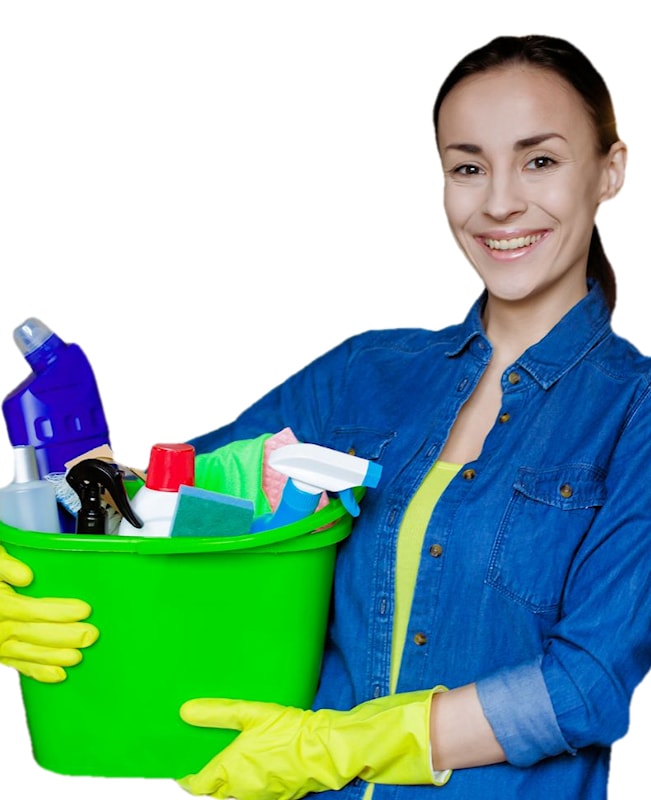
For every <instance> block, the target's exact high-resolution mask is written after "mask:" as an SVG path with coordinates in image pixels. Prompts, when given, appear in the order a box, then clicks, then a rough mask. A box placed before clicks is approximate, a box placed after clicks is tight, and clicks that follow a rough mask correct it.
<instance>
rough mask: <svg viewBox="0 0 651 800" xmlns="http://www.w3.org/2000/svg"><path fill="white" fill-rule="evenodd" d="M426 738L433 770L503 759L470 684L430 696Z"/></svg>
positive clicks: (470, 765)
mask: <svg viewBox="0 0 651 800" xmlns="http://www.w3.org/2000/svg"><path fill="white" fill-rule="evenodd" d="M430 738H431V743H432V764H433V766H434V769H436V770H446V769H463V768H465V767H478V766H482V765H484V764H497V763H499V762H501V761H505V760H506V756H505V755H504V751H503V750H502V748H501V746H500V743H499V742H498V741H497V739H496V738H495V734H494V733H493V729H492V728H491V726H490V725H489V723H488V720H487V719H486V717H485V716H484V712H483V710H482V706H481V703H480V702H479V696H478V694H477V688H476V686H475V684H474V683H471V684H468V685H467V686H461V687H459V688H458V689H452V690H451V691H449V692H442V693H440V694H435V695H434V697H433V698H432V713H431V717H430Z"/></svg>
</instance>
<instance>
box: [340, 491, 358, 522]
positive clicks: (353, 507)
mask: <svg viewBox="0 0 651 800" xmlns="http://www.w3.org/2000/svg"><path fill="white" fill-rule="evenodd" d="M339 499H340V500H341V504H342V505H343V507H344V508H345V509H346V511H347V512H348V513H349V514H350V516H351V517H358V516H359V503H358V502H357V500H355V495H354V494H353V490H352V489H342V490H341V491H340V492H339Z"/></svg>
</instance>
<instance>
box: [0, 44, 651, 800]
mask: <svg viewBox="0 0 651 800" xmlns="http://www.w3.org/2000/svg"><path fill="white" fill-rule="evenodd" d="M434 122H435V127H436V139H437V145H438V148H439V152H440V155H441V161H442V165H443V169H444V173H445V210H446V214H447V217H448V220H449V223H450V227H451V230H452V233H453V235H454V236H455V238H456V240H457V242H458V244H459V246H460V247H461V249H462V251H463V253H464V254H465V255H466V257H467V258H468V260H469V261H470V263H471V264H472V266H473V267H474V269H475V270H476V271H477V272H478V274H479V276H480V277H481V279H482V281H483V283H484V286H485V291H484V292H483V293H482V296H481V297H480V298H479V300H478V301H477V302H476V303H475V305H474V306H473V307H472V309H471V310H470V312H469V314H468V316H467V317H466V319H465V321H464V322H462V323H461V324H460V325H457V326H453V327H450V328H447V329H445V330H442V331H438V332H432V331H425V330H393V331H392V330H386V331H375V332H367V333H365V334H361V335H359V336H356V337H353V338H351V339H349V340H348V341H346V342H344V343H343V344H341V345H339V346H338V347H336V348H335V349H333V350H332V351H330V352H329V353H327V354H325V355H323V356H321V357H320V358H319V359H317V360H316V361H314V362H313V363H312V364H311V365H309V366H308V367H306V368H305V369H303V370H302V371H300V372H299V373H297V374H296V375H294V376H292V377H291V378H290V379H289V380H287V381H286V382H285V383H284V384H282V385H281V386H279V387H277V388H276V389H274V390H273V391H272V392H270V393H269V394H268V395H267V396H265V397H264V398H262V399H261V400H260V401H258V402H257V403H256V404H254V405H253V406H252V407H251V408H249V409H248V410H247V411H245V412H244V413H243V414H242V415H241V416H240V417H239V418H238V419H237V420H236V421H235V422H233V423H232V424H231V425H229V426H227V427H225V428H222V429H220V430H218V431H215V432H213V433H210V434H206V435H205V436H202V437H199V438H198V439H196V440H194V442H193V444H194V445H195V447H196V448H197V450H198V452H207V451H211V450H213V449H215V448H217V447H219V446H221V445H223V444H226V443H227V442H229V441H232V440H235V439H244V438H249V437H252V436H255V435H258V434H260V433H263V432H269V431H275V430H280V429H282V428H284V427H285V426H290V427H291V428H292V430H293V431H294V432H295V434H296V436H297V437H298V438H299V439H300V440H302V441H312V442H318V443H320V444H323V445H326V446H329V447H334V448H336V449H338V450H344V451H348V450H354V451H355V452H356V454H357V455H359V456H362V457H364V458H370V459H375V460H377V461H379V462H380V463H381V464H382V466H383V473H382V485H381V490H380V489H378V490H376V491H374V492H372V493H369V494H368V495H367V496H366V498H365V500H364V509H363V513H362V515H361V516H360V517H359V519H358V521H357V523H356V528H355V531H354V533H353V535H352V536H350V537H349V538H348V539H347V540H346V542H345V543H344V544H343V545H342V546H341V548H340V551H339V554H338V560H337V568H336V575H335V591H334V604H333V616H332V621H331V625H330V629H329V636H328V642H327V647H326V653H325V656H324V662H323V668H322V674H321V681H320V687H319V690H318V695H317V698H316V701H315V706H314V707H315V709H319V710H318V711H316V713H314V712H311V711H308V712H304V711H300V710H296V709H286V708H283V707H280V706H276V705H273V704H265V703H251V702H239V701H224V700H219V699H215V700H204V699H198V700H195V701H190V702H189V703H187V704H185V706H184V707H183V709H182V715H183V717H184V718H185V719H186V720H187V721H189V722H191V723H192V724H197V725H206V726H212V725H214V726H217V727H234V728H236V729H241V730H242V733H241V734H240V735H239V736H238V737H237V739H236V740H235V741H234V743H233V744H232V745H231V746H230V747H228V748H227V749H226V750H224V751H223V752H222V753H221V754H219V755H218V756H216V758H215V759H213V761H212V762H210V763H209V764H208V765H206V767H205V768H204V769H203V770H202V771H201V772H199V773H198V774H197V775H196V776H190V777H188V778H186V779H184V780H183V781H182V782H181V783H182V785H183V786H184V788H186V789H187V790H188V791H190V792H191V793H193V794H198V795H200V794H210V795H211V796H214V797H229V796H234V797H236V798H238V800H248V798H281V797H282V798H290V797H291V798H294V797H296V798H297V797H301V796H303V795H304V794H306V793H308V792H313V791H318V792H321V791H324V790H327V789H341V792H340V793H339V795H337V796H340V797H342V798H343V797H346V798H361V797H365V796H366V797H368V796H369V794H370V793H371V792H372V794H373V798H374V800H380V799H381V798H383V797H386V798H388V797H396V798H399V797H404V798H412V797H414V796H416V795H422V796H426V795H428V794H429V795H431V796H434V793H435V792H441V793H444V794H445V796H447V797H449V798H464V800H468V798H475V797H477V798H479V797H482V798H500V800H505V798H516V797H517V798H523V797H525V798H527V800H531V799H532V798H539V797H540V798H542V797H547V795H548V794H549V793H550V792H553V793H554V794H555V796H556V797H557V798H572V800H576V799H577V798H601V797H605V794H606V784H607V772H608V759H609V748H610V745H611V744H612V742H613V741H614V740H615V739H617V738H618V737H620V736H622V735H623V734H624V733H625V731H626V728H627V724H628V707H629V702H630V697H631V694H632V691H633V689H634V687H635V686H636V685H637V683H638V682H639V681H640V680H641V679H642V678H643V676H644V675H645V673H646V672H647V670H648V668H649V664H650V663H651V640H650V637H649V636H648V633H647V632H648V630H649V626H650V624H651V580H650V578H649V572H650V571H649V566H648V565H649V563H651V535H650V534H651V513H650V512H649V510H648V508H649V503H648V498H647V497H646V496H645V492H644V486H645V481H644V480H643V478H642V476H643V475H644V473H645V469H646V465H647V464H648V463H649V461H650V460H651V407H650V404H651V399H650V398H649V377H650V375H651V360H649V359H647V358H644V357H643V356H641V355H640V354H639V353H638V352H637V350H635V349H634V348H633V347H632V346H631V345H630V344H629V343H627V342H626V341H624V340H622V339H621V338H619V337H617V336H616V335H615V334H614V333H613V332H612V330H611V328H610V314H611V311H612V308H613V305H614V301H615V283H614V277H613V274H612V270H611V269H610V265H609V264H608V261H607V259H606V257H605V255H604V252H603V249H602V248H601V243H600V240H599V236H598V233H597V230H596V227H595V216H596V214H597V210H598V208H599V206H600V204H601V203H602V202H603V201H605V200H607V199H609V198H611V197H612V196H613V195H615V194H616V193H617V191H618V190H619V189H620V187H621V185H622V182H623V179H624V171H625V162H626V148H625V146H624V144H623V143H622V142H621V141H620V140H619V138H618V135H617V131H616V127H615V121H614V115H613V112H612V107H611V103H610V98H609V96H608V91H607V89H606V87H605V85H604V84H603V81H602V80H601V78H600V76H599V75H598V73H597V72H596V71H595V70H594V68H593V67H592V65H591V64H590V62H589V61H588V60H587V59H586V58H585V57H584V56H583V55H582V54H581V53H580V52H578V51H577V50H576V49H575V48H574V47H573V46H572V45H570V44H569V43H567V42H564V41H562V40H558V39H553V38H549V37H539V36H527V37H502V38H499V39H496V40H494V41H492V42H490V43H489V44H487V45H486V46H485V47H483V48H480V49H479V50H477V51H475V52H473V53H470V54H469V55H468V56H467V57H466V58H464V59H463V60H462V61H461V62H460V63H459V64H458V65H457V67H455V69H454V70H453V71H452V73H451V74H450V76H449V77H448V78H447V80H446V81H445V83H444V84H443V86H442V88H441V90H440V93H439V96H438V98H437V100H436V104H435V108H434ZM3 564H4V565H5V566H2V565H3ZM22 569H26V568H24V567H23V566H22V565H17V564H16V563H15V562H12V561H11V560H9V559H7V558H5V559H3V560H2V561H0V570H3V572H2V573H0V577H2V576H3V575H4V578H5V581H7V582H8V583H10V582H12V577H13V582H20V581H19V580H17V579H20V580H22V581H23V582H24V581H25V580H27V579H28V577H29V576H28V575H27V573H21V570H22ZM10 570H13V573H11V572H10ZM19 573H20V574H19ZM11 591H12V590H11V589H10V587H8V586H7V587H6V588H5V593H7V595H8V594H9V593H10V592H11ZM13 599H14V600H15V598H13ZM1 602H2V601H1V600H0V603H1ZM25 602H26V601H25ZM39 602H40V603H41V606H39V608H43V607H44V603H45V601H34V603H39ZM1 612H2V605H0V613H1ZM76 612H77V614H78V615H77V616H74V615H72V616H71V617H69V619H74V620H80V619H83V618H84V616H83V613H82V609H80V608H77V609H76ZM23 619H24V617H23ZM16 624H18V623H16ZM75 626H77V627H75ZM79 626H81V627H79ZM46 628H47V630H48V631H51V626H50V627H48V626H46ZM64 629H65V630H66V631H67V632H68V634H67V637H68V638H67V639H66V640H65V641H63V640H61V641H55V642H52V641H51V642H50V644H54V645H55V648H58V647H60V646H63V653H59V654H58V656H59V657H61V656H62V655H63V654H65V658H66V659H67V660H64V659H63V658H61V660H59V661H57V660H56V657H55V656H54V655H52V654H51V653H50V655H49V656H47V657H46V658H49V659H50V660H49V663H50V667H49V670H58V669H61V666H66V665H67V664H70V663H72V662H73V661H74V658H76V656H75V655H74V653H75V652H76V648H77V647H79V646H83V645H84V644H86V642H83V641H80V637H81V636H82V635H85V636H92V633H91V632H89V628H88V627H87V625H86V623H83V622H80V621H74V622H71V623H70V624H68V625H65V626H64ZM91 631H92V626H91ZM35 638H36V637H35V636H32V642H34V640H35ZM7 644H8V643H7ZM6 646H7V645H6V644H5V645H2V646H1V647H2V649H0V656H3V657H4V656H5V655H6V653H5V648H6ZM33 646H34V645H33V644H32V647H33ZM12 647H17V645H15V644H14V645H12ZM24 647H25V648H27V646H26V645H25V646H24ZM24 652H27V650H25V651H24ZM41 652H42V651H41ZM32 653H33V651H32ZM52 665H55V666H52ZM57 665H58V666H57ZM48 675H49V677H51V678H55V679H56V678H57V677H58V678H60V677H62V676H61V673H57V672H49V673H48ZM446 689H447V690H446ZM335 709H341V710H340V711H338V710H335ZM367 782H368V783H367ZM443 784H445V786H444V788H440V786H442V785H443ZM342 787H343V788H342ZM322 796H324V797H325V796H326V795H322Z"/></svg>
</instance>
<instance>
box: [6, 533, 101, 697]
mask: <svg viewBox="0 0 651 800" xmlns="http://www.w3.org/2000/svg"><path fill="white" fill-rule="evenodd" d="M32 579H33V575H32V571H31V569H30V568H29V567H28V566H27V565H26V564H23V562H22V561H19V560H18V559H17V558H14V557H13V556H10V555H9V554H8V553H7V551H6V550H5V549H4V547H2V546H0V663H1V664H6V665H7V666H9V667H14V668H15V669H17V670H18V672H21V673H22V674H23V675H27V676H29V677H30V678H35V679H36V680H37V681H42V682H43V683H60V682H61V681H64V680H65V679H66V677H67V675H66V671H65V670H64V669H63V667H71V666H73V665H74V664H78V663H79V662H80V661H81V659H82V655H81V653H80V651H79V650H78V649H77V648H80V647H88V646H89V645H91V644H93V642H94V641H95V640H96V639H97V637H98V636H99V631H98V630H97V628H96V627H95V626H94V625H91V624H90V623H88V622H80V621H79V620H82V619H86V617H88V616H89V614H90V613H91V608H90V606H89V605H88V603H85V602H84V601H83V600H72V599H63V598H53V597H42V598H36V597H26V596H25V595H21V594H18V593H17V592H15V591H14V590H13V589H12V586H28V585H29V584H30V583H31V582H32Z"/></svg>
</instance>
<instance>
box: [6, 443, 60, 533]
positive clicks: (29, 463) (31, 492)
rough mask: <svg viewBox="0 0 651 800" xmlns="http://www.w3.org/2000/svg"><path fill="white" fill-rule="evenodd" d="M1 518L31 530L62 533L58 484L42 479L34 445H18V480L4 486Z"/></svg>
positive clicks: (15, 476)
mask: <svg viewBox="0 0 651 800" xmlns="http://www.w3.org/2000/svg"><path fill="white" fill-rule="evenodd" d="M0 519H1V520H2V521H3V522H4V523H5V524H7V525H11V526H13V527H14V528H23V529H24V530H27V531H38V532H40V533H60V532H61V526H60V523H59V511H58V506H57V501H56V491H55V488H54V484H52V483H50V482H49V481H46V480H41V479H39V477H38V467H37V466H36V456H35V454H34V448H33V447H32V446H31V445H19V446H17V447H14V479H13V481H12V482H11V483H10V484H9V485H8V486H4V487H3V488H1V489H0Z"/></svg>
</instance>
